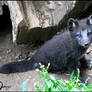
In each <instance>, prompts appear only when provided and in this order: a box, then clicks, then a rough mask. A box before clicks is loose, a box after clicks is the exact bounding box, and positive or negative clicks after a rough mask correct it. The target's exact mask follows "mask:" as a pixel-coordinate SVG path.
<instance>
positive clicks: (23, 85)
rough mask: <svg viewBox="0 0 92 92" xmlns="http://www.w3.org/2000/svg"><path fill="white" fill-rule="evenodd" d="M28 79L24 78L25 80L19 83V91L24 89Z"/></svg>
mask: <svg viewBox="0 0 92 92" xmlns="http://www.w3.org/2000/svg"><path fill="white" fill-rule="evenodd" d="M28 80H29V79H27V80H25V81H24V82H23V83H22V84H21V86H20V88H21V91H25V88H26V84H27V82H28Z"/></svg>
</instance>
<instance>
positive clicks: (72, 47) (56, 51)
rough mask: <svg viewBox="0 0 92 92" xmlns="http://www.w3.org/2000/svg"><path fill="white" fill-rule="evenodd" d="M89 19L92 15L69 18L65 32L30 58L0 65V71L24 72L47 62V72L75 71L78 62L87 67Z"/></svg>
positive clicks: (91, 38)
mask: <svg viewBox="0 0 92 92" xmlns="http://www.w3.org/2000/svg"><path fill="white" fill-rule="evenodd" d="M90 20H92V16H90V17H89V18H87V19H84V20H81V21H78V20H74V19H72V18H71V19H69V21H68V30H67V32H64V33H62V34H60V35H58V36H56V37H54V38H52V39H51V40H49V41H48V42H46V43H45V44H44V45H43V46H42V47H41V48H40V49H39V50H38V51H37V52H36V53H35V55H33V57H32V58H31V59H30V60H27V61H21V62H11V63H8V64H5V65H3V66H1V67H0V73H4V74H9V73H15V72H25V71H28V70H32V69H35V68H40V67H39V63H42V64H44V65H45V66H47V65H48V63H49V62H50V67H49V70H48V71H49V72H61V73H62V72H65V71H66V70H69V71H73V70H75V71H76V69H77V68H78V63H79V62H80V63H81V67H83V68H88V67H89V66H91V65H90V64H91V63H90V62H91V60H86V59H85V56H84V54H85V52H86V50H87V48H88V47H89V45H90V44H91V43H92V24H91V21H90ZM84 36H85V37H84Z"/></svg>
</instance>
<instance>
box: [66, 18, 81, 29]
mask: <svg viewBox="0 0 92 92" xmlns="http://www.w3.org/2000/svg"><path fill="white" fill-rule="evenodd" d="M78 25H79V24H78V20H74V19H73V18H70V19H69V20H68V22H67V27H68V29H69V31H73V29H74V28H76V27H78Z"/></svg>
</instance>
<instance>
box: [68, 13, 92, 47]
mask: <svg viewBox="0 0 92 92" xmlns="http://www.w3.org/2000/svg"><path fill="white" fill-rule="evenodd" d="M68 29H69V31H70V32H71V35H72V36H73V39H76V41H77V43H78V44H79V45H80V46H82V47H88V46H89V45H90V44H91V43H92V15H91V16H90V17H89V18H88V19H85V20H82V21H78V20H74V19H72V18H70V19H69V21H68Z"/></svg>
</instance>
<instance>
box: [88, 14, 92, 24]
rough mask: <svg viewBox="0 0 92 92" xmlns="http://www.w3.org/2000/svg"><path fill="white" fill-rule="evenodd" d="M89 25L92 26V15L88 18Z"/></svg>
mask: <svg viewBox="0 0 92 92" xmlns="http://www.w3.org/2000/svg"><path fill="white" fill-rule="evenodd" d="M87 24H89V25H92V15H90V16H89V17H88V19H87Z"/></svg>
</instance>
